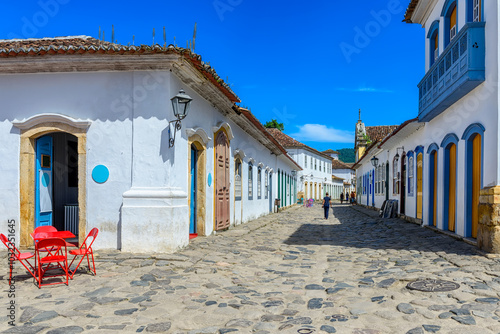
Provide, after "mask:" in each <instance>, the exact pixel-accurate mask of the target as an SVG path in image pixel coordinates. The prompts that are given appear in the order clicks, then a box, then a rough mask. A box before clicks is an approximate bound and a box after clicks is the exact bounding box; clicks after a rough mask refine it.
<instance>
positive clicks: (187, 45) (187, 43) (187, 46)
mask: <svg viewBox="0 0 500 334" xmlns="http://www.w3.org/2000/svg"><path fill="white" fill-rule="evenodd" d="M186 49H189V40H187V41H186Z"/></svg>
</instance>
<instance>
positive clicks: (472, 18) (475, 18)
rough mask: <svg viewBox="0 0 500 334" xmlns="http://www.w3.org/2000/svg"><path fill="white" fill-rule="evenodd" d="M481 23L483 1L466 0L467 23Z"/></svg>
mask: <svg viewBox="0 0 500 334" xmlns="http://www.w3.org/2000/svg"><path fill="white" fill-rule="evenodd" d="M482 21H483V1H482V0H467V22H482Z"/></svg>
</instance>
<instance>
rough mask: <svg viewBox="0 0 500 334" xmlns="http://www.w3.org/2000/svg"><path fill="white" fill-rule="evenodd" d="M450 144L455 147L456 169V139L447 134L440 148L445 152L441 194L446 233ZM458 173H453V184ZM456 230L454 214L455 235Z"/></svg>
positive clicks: (451, 134) (454, 136)
mask: <svg viewBox="0 0 500 334" xmlns="http://www.w3.org/2000/svg"><path fill="white" fill-rule="evenodd" d="M451 144H455V146H456V149H455V152H456V156H455V159H456V163H455V167H456V168H457V169H458V163H457V162H458V137H457V136H456V135H455V134H454V133H449V134H447V135H446V136H445V137H444V139H443V141H442V142H441V147H444V148H445V150H444V173H443V175H444V180H443V181H444V188H443V190H444V191H443V193H444V203H443V204H444V208H443V230H444V231H448V230H449V226H448V209H449V205H448V201H449V197H450V193H449V191H448V189H449V186H450V146H451ZM457 180H458V173H457V172H455V184H457V185H458V182H457ZM456 188H457V187H455V211H456V208H457V205H456V200H457V196H456V190H457V189H456ZM456 229H457V225H456V214H455V231H454V232H455V233H456Z"/></svg>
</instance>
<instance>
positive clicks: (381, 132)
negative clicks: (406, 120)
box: [366, 125, 399, 142]
mask: <svg viewBox="0 0 500 334" xmlns="http://www.w3.org/2000/svg"><path fill="white" fill-rule="evenodd" d="M398 126H399V125H380V126H367V127H366V134H367V135H368V137H369V138H370V140H371V141H372V142H379V141H382V140H383V139H384V138H385V137H386V136H387V135H388V134H390V133H391V132H392V131H394V130H396V129H397V128H398Z"/></svg>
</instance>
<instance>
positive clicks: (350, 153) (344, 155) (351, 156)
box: [337, 148, 356, 163]
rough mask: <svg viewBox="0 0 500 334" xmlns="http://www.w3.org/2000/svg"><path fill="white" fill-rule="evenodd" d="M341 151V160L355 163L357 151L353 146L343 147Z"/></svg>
mask: <svg viewBox="0 0 500 334" xmlns="http://www.w3.org/2000/svg"><path fill="white" fill-rule="evenodd" d="M337 151H338V152H339V160H340V161H342V162H346V163H353V162H355V160H356V153H355V152H354V149H353V148H342V149H340V150H337Z"/></svg>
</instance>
